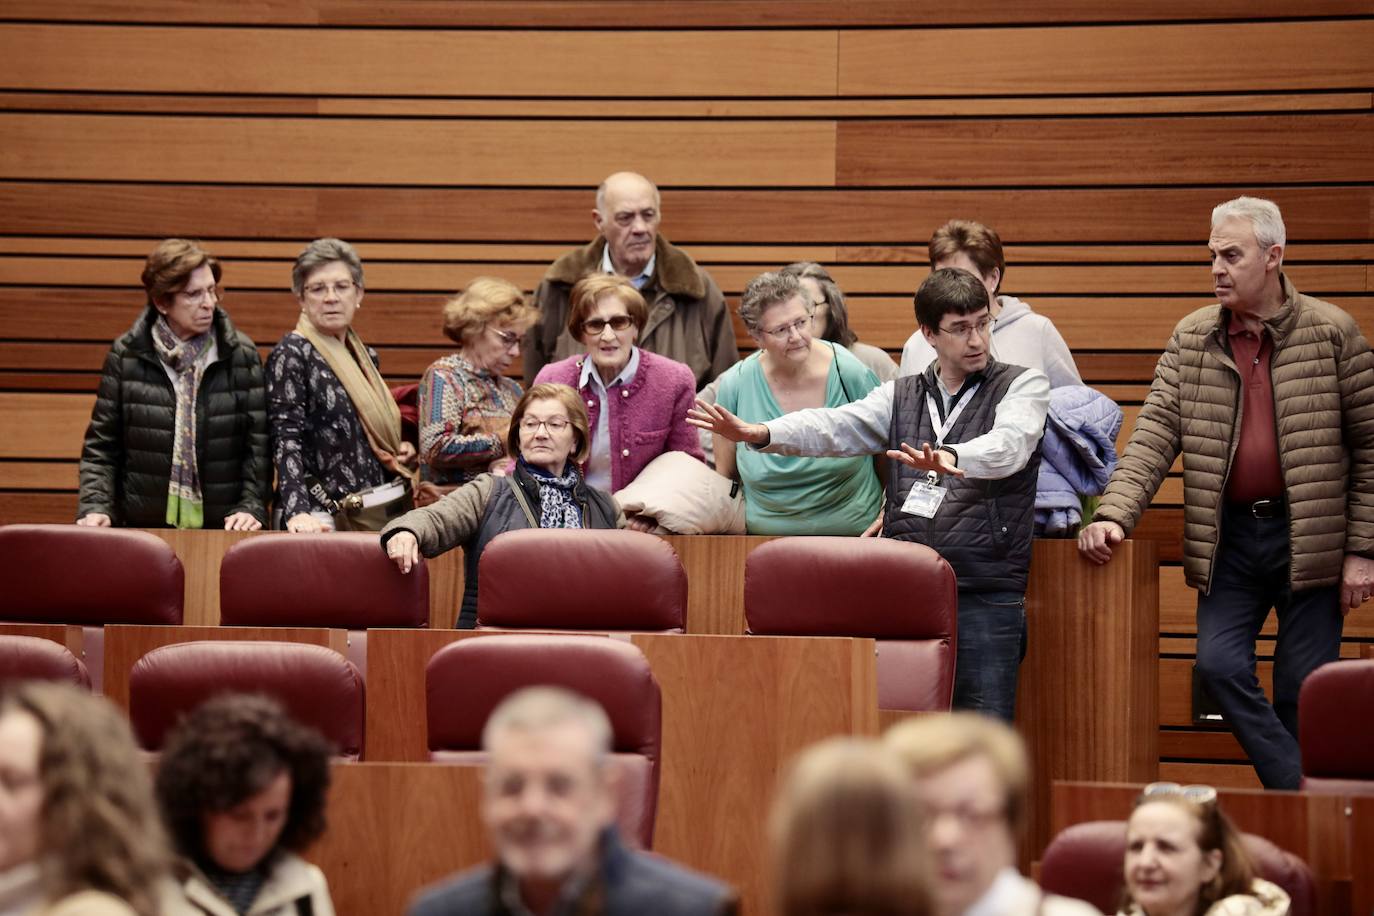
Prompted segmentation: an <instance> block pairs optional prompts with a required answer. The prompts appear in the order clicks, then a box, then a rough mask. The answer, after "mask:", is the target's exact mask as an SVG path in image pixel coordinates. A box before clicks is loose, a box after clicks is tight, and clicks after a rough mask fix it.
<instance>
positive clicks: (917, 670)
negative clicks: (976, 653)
mask: <svg viewBox="0 0 1374 916" xmlns="http://www.w3.org/2000/svg"><path fill="white" fill-rule="evenodd" d="M958 610H959V595H958V592H957V590H956V588H955V580H954V570H952V569H950V567H949V564H948V563H946V562H945V561H944V559H943V558H941V556H940V555H939V554H938V553H936V552H935V551H933V550H931V549H930V548H929V547H925V546H923V545H920V544H912V543H910V542H907V541H894V540H889V539H887V538H844V537H793V538H779V539H778V540H775V541H769V542H768V543H766V544H762V545H760V546H759V547H757V548H755V549H754V551H753V552H752V553H750V554H749V556H748V558H747V559H746V560H745V563H744V615H745V619H746V620H747V621H748V625H749V632H750V633H753V634H757V635H761V636H865V637H871V638H873V639H876V640H877V641H878V706H879V707H880V708H882V709H905V710H913V711H925V710H938V709H949V707H950V702H951V700H952V699H953V696H954V651H955V641H956V637H957V630H958V627H957V624H956V621H957V618H958Z"/></svg>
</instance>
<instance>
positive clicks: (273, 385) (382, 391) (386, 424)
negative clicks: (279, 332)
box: [267, 239, 415, 532]
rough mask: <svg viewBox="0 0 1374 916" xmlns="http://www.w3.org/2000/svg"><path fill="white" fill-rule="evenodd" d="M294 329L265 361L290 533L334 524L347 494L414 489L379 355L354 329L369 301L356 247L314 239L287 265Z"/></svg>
mask: <svg viewBox="0 0 1374 916" xmlns="http://www.w3.org/2000/svg"><path fill="white" fill-rule="evenodd" d="M291 290H292V292H294V293H295V294H296V299H297V300H298V301H299V302H300V306H301V312H300V318H299V319H298V320H297V322H296V327H295V329H294V330H292V331H291V332H290V333H288V334H287V335H286V336H285V337H283V338H282V339H281V342H280V343H278V344H277V346H276V348H275V349H274V350H273V351H272V355H271V356H269V357H268V358H267V412H268V418H269V423H270V426H271V430H272V455H273V458H274V459H275V461H276V465H277V487H278V505H279V506H280V507H281V509H282V521H283V523H284V526H285V528H286V529H287V530H288V531H294V532H318V531H327V530H331V529H333V528H334V527H335V520H334V519H335V514H336V512H337V511H339V509H340V504H342V503H343V501H344V499H345V497H348V496H350V495H353V494H357V493H360V491H363V490H368V489H371V488H374V487H381V486H383V485H384V484H386V483H387V482H388V481H391V480H392V479H393V478H397V477H398V476H399V478H400V480H399V482H398V484H397V486H398V487H399V488H400V492H404V493H407V494H408V492H409V489H410V486H411V481H412V479H413V476H414V471H413V470H411V465H413V464H414V461H415V447H414V446H413V445H411V444H410V443H408V442H405V441H403V440H402V439H401V413H400V408H399V407H398V406H397V404H396V400H395V399H394V398H393V397H392V396H391V391H390V389H388V388H387V386H386V382H385V381H384V380H383V379H382V376H381V373H380V372H379V371H378V368H377V353H376V351H375V350H373V349H372V348H371V347H368V346H365V345H364V344H363V342H362V340H361V339H360V338H359V337H358V334H357V332H355V331H354V330H353V317H354V315H355V314H356V313H357V311H358V309H360V308H362V303H363V265H362V261H361V260H360V259H359V258H358V253H357V252H356V251H354V250H353V246H352V245H350V244H348V243H347V242H345V241H342V240H340V239H316V240H315V241H313V242H311V243H310V244H309V245H307V246H306V248H305V250H304V251H303V252H301V254H300V257H298V258H296V264H295V266H294V267H293V268H292V269H291Z"/></svg>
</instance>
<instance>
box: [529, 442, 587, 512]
mask: <svg viewBox="0 0 1374 916" xmlns="http://www.w3.org/2000/svg"><path fill="white" fill-rule="evenodd" d="M520 464H521V466H522V467H524V468H525V470H527V471H529V472H530V477H531V478H532V479H533V480H534V482H535V483H537V484H538V485H539V527H540V528H581V527H582V510H581V508H579V507H578V505H577V498H576V497H575V496H573V488H574V487H576V486H577V485H578V484H579V483H580V482H581V481H582V475H581V473H580V472H579V471H578V470H577V465H575V464H573V463H572V462H571V461H570V462H568V463H567V464H566V465H564V467H563V472H564V473H563V475H562V476H561V477H555V476H554V475H552V474H550V473H549V472H548V471H546V470H544V469H542V468H537V467H534V466H533V465H530V464H528V463H527V462H526V461H525V459H524V458H521V459H520Z"/></svg>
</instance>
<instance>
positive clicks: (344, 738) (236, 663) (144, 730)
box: [129, 640, 364, 760]
mask: <svg viewBox="0 0 1374 916" xmlns="http://www.w3.org/2000/svg"><path fill="white" fill-rule="evenodd" d="M225 692H233V693H260V694H265V695H267V696H269V697H272V698H273V699H275V700H277V701H278V702H280V703H281V704H282V705H283V706H284V707H285V708H286V711H287V712H289V713H290V714H291V716H292V717H293V718H295V719H296V720H297V721H300V722H302V723H304V724H306V725H309V726H312V727H314V728H315V729H317V730H318V731H319V732H320V734H322V735H324V736H325V738H327V739H329V740H330V741H331V742H333V743H334V746H335V748H336V749H337V753H338V755H339V756H341V757H345V758H349V759H352V760H359V759H361V758H362V755H363V722H364V696H363V679H362V676H361V675H360V674H359V673H358V669H357V668H356V667H355V666H354V665H353V663H352V662H350V661H349V660H348V659H346V658H344V657H343V656H342V655H340V654H339V653H337V652H335V651H333V650H332V649H327V648H325V647H324V646H312V645H306V644H305V643H289V642H255V641H250V640H244V641H239V642H235V641H218V640H209V641H205V642H186V643H177V644H175V645H170V646H162V647H161V648H158V649H154V650H152V651H151V652H149V653H148V654H147V655H145V656H143V657H142V658H140V659H139V660H138V661H137V662H135V663H134V667H133V669H132V670H131V671H130V672H129V719H130V721H131V722H132V724H133V727H134V734H136V735H137V736H138V740H139V743H140V744H141V745H142V746H143V748H144V749H145V750H149V751H156V750H159V749H160V748H161V747H162V742H163V740H164V739H165V738H166V735H167V732H168V731H170V730H171V729H172V727H173V726H174V725H176V723H177V721H178V720H179V719H180V718H181V716H182V715H184V714H185V713H188V712H190V711H191V710H192V709H195V708H196V707H197V706H199V705H200V704H201V703H203V702H205V701H206V700H208V699H210V698H211V697H212V696H215V695H216V694H219V693H225Z"/></svg>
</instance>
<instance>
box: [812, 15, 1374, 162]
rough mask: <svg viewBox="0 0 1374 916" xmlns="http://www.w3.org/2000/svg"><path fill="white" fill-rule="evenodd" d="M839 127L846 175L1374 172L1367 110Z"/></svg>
mask: <svg viewBox="0 0 1374 916" xmlns="http://www.w3.org/2000/svg"><path fill="white" fill-rule="evenodd" d="M1372 25H1374V24H1372ZM1371 34H1372V35H1374V33H1371ZM1370 56H1371V57H1374V55H1370ZM1013 69H1015V68H1013ZM837 137H838V140H837V146H836V156H837V160H836V166H835V175H836V178H835V180H836V183H837V184H840V185H844V186H860V185H882V186H889V187H890V186H908V187H909V186H913V185H924V186H942V185H954V184H958V185H962V186H965V187H967V186H970V185H1019V186H1037V185H1060V184H1101V185H1139V184H1166V183H1167V184H1175V183H1179V184H1181V183H1188V182H1195V183H1199V184H1205V183H1212V182H1225V181H1231V180H1234V179H1235V176H1241V175H1243V176H1252V175H1253V176H1261V175H1262V176H1264V180H1266V181H1272V182H1283V181H1370V180H1374V157H1371V156H1370V155H1369V150H1370V149H1374V115H1372V114H1369V113H1366V114H1360V115H1329V114H1312V115H1292V116H1272V115H1256V116H1248V115H1238V116H1234V117H1210V116H1204V117H1196V118H1149V117H1146V118H1057V119H1039V120H1019V121H1001V120H987V121H939V120H931V121H845V122H841V123H840V124H839V125H838V127H837ZM972 149H976V150H977V151H978V153H977V155H970V150H972Z"/></svg>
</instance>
